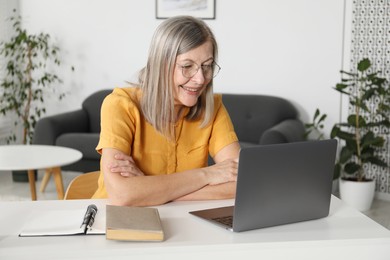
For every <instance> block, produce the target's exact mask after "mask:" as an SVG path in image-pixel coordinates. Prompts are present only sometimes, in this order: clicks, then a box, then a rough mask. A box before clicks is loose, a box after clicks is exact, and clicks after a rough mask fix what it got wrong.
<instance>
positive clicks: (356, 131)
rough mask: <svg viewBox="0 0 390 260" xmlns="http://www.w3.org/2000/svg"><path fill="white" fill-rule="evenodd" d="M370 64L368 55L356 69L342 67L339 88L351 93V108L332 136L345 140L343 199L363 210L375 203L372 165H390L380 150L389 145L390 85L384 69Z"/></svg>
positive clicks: (339, 171) (338, 171) (339, 167)
mask: <svg viewBox="0 0 390 260" xmlns="http://www.w3.org/2000/svg"><path fill="white" fill-rule="evenodd" d="M370 68H371V62H370V60H369V59H367V58H365V59H362V60H361V61H360V62H358V64H357V70H356V72H346V71H341V74H342V80H341V83H338V84H337V85H336V87H335V90H337V91H338V92H340V93H341V94H343V95H347V96H348V98H349V104H350V107H351V112H350V114H349V115H348V118H347V121H346V122H342V123H337V124H335V125H334V126H333V128H332V131H331V138H335V137H337V138H339V139H340V140H342V141H343V143H342V145H341V149H340V153H339V158H338V161H337V162H336V165H335V175H336V176H340V183H339V187H340V196H341V199H342V200H344V201H346V202H347V203H349V204H350V205H352V206H355V207H356V208H357V209H359V210H361V211H365V210H367V209H369V208H370V207H371V203H372V200H373V198H374V194H375V180H374V179H373V178H371V177H369V176H368V175H367V170H368V169H369V166H370V165H376V166H378V167H388V164H387V163H386V161H385V160H384V158H383V157H381V156H380V153H378V152H379V151H380V150H381V148H383V147H384V145H385V138H384V135H385V134H384V132H385V131H384V130H386V129H389V127H390V120H389V114H390V104H389V100H390V89H389V84H388V81H387V80H386V79H385V78H382V77H380V76H379V73H380V72H379V71H371V70H370ZM374 101H375V103H374ZM374 128H376V129H377V130H376V131H373V129H374ZM355 188H356V189H357V190H356V191H354V189H355ZM365 192H367V193H365Z"/></svg>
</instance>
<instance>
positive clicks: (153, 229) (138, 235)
mask: <svg viewBox="0 0 390 260" xmlns="http://www.w3.org/2000/svg"><path fill="white" fill-rule="evenodd" d="M106 238H107V239H113V240H127V241H163V240H164V231H163V228H162V224H161V219H160V215H159V213H158V210H157V209H156V208H142V207H126V206H113V205H107V207H106Z"/></svg>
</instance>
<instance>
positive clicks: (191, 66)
mask: <svg viewBox="0 0 390 260" xmlns="http://www.w3.org/2000/svg"><path fill="white" fill-rule="evenodd" d="M213 62H214V57H213V45H212V44H211V42H209V41H207V42H205V43H204V44H202V45H200V46H199V47H197V48H195V49H192V50H190V51H188V52H186V53H183V54H180V55H178V56H177V57H176V66H175V69H174V73H173V83H174V89H173V95H174V103H175V106H177V105H178V106H186V107H192V106H194V105H196V103H197V101H198V98H199V96H200V95H201V94H202V92H203V91H204V90H205V88H206V87H207V85H208V84H209V83H210V81H211V79H212V78H211V77H208V75H207V73H206V74H205V73H204V70H203V69H206V70H207V69H208V68H209V67H208V66H211V65H212V63H213ZM202 67H203V69H202ZM197 69H198V70H197ZM191 75H192V76H191Z"/></svg>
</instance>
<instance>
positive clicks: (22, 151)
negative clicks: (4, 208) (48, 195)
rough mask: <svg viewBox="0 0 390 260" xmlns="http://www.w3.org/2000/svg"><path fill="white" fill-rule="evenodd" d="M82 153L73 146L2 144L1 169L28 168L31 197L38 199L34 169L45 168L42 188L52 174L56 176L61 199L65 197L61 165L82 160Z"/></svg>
mask: <svg viewBox="0 0 390 260" xmlns="http://www.w3.org/2000/svg"><path fill="white" fill-rule="evenodd" d="M81 157H82V153H81V152H79V151H77V150H75V149H71V148H67V147H60V146H50V145H3V146H0V170H3V171H12V170H27V171H28V180H29V183H30V189H31V199H32V200H36V199H37V194H36V188H35V174H34V170H38V169H45V176H44V178H43V180H42V186H41V190H42V191H43V190H44V189H45V187H46V184H47V182H48V181H49V179H50V176H51V175H53V176H54V180H55V184H56V190H57V194H58V198H59V199H63V198H64V185H63V182H62V175H61V168H60V167H61V166H64V165H68V164H71V163H74V162H76V161H78V160H80V159H81Z"/></svg>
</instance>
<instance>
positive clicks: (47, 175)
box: [40, 169, 52, 192]
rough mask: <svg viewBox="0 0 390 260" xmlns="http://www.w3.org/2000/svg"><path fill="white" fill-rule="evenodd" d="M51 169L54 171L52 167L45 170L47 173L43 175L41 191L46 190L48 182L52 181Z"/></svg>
mask: <svg viewBox="0 0 390 260" xmlns="http://www.w3.org/2000/svg"><path fill="white" fill-rule="evenodd" d="M51 171H52V169H46V170H45V175H43V178H42V182H41V187H40V191H41V192H44V191H45V189H46V186H47V183H48V182H49V181H50V177H51Z"/></svg>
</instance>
